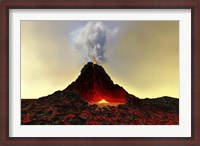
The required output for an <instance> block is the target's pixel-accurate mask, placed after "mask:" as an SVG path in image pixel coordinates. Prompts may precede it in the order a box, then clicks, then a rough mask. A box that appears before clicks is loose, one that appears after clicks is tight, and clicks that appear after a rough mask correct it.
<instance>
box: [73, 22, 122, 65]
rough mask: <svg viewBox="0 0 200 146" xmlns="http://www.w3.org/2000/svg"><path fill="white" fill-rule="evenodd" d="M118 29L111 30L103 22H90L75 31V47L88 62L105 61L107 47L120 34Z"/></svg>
mask: <svg viewBox="0 0 200 146" xmlns="http://www.w3.org/2000/svg"><path fill="white" fill-rule="evenodd" d="M118 30H119V29H118V28H114V29H109V28H108V27H107V26H106V25H105V24H104V23H103V22H96V21H89V22H88V23H87V24H86V25H85V26H83V27H81V28H79V29H77V30H75V31H73V32H72V33H71V34H70V36H71V38H72V44H73V47H74V48H75V49H77V50H79V51H81V52H82V54H83V56H84V57H85V58H86V59H87V60H88V61H93V59H94V58H95V59H96V61H97V62H99V61H104V60H105V56H104V54H105V51H106V50H105V45H106V42H107V41H110V40H112V39H113V38H114V37H115V36H116V35H117V33H118Z"/></svg>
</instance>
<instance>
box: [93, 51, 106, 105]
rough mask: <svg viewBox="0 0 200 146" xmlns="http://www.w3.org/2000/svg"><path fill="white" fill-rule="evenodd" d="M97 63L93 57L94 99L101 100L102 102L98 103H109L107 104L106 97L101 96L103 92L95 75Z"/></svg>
mask: <svg viewBox="0 0 200 146" xmlns="http://www.w3.org/2000/svg"><path fill="white" fill-rule="evenodd" d="M96 63H97V61H96V56H95V55H94V57H93V87H94V99H99V98H100V99H101V101H99V102H98V103H109V102H107V101H106V100H105V99H103V98H105V96H104V95H103V94H101V91H100V90H99V88H98V85H97V80H96V74H95V67H94V65H95V64H96Z"/></svg>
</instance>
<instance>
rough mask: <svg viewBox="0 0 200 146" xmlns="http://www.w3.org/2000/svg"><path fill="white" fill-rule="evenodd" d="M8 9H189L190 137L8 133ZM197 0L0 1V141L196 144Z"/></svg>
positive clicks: (196, 145) (197, 104) (198, 129)
mask: <svg viewBox="0 0 200 146" xmlns="http://www.w3.org/2000/svg"><path fill="white" fill-rule="evenodd" d="M11 9H191V12H192V13H191V14H192V16H191V17H192V22H191V24H192V27H191V32H192V34H191V36H192V47H191V48H192V50H191V52H192V54H191V58H192V60H191V66H192V67H191V68H192V69H191V74H192V77H191V81H192V85H191V92H192V94H191V97H192V99H191V101H192V105H191V107H192V109H191V111H192V113H191V115H192V121H191V123H192V125H191V137H65V138H64V137H52V138H48V137H9V130H10V127H9V83H10V79H9V73H10V72H9V53H10V52H9V10H11ZM199 22H200V21H199V0H182V1H179V0H174V1H170V0H162V1H159V0H156V1H154V0H150V1H147V0H146V1H145V0H142V1H137V0H130V1H122V0H111V1H104V0H103V1H92V0H85V1H84V2H83V1H81V0H76V1H71V0H66V1H62V0H61V1H56V0H51V1H37V0H28V1H25V0H24V1H23V0H17V1H16V0H5V1H2V2H1V63H0V64H1V72H0V73H1V75H0V76H1V83H0V90H1V145H22V144H24V145H52V144H54V145H154V146H155V145H184V146H185V145H190V146H191V145H193V146H198V145H200V140H199V132H200V125H199V123H200V117H199V116H198V115H199V111H200V110H199V96H200V95H199V62H200V60H199V58H200V56H199V41H200V39H199V32H200V31H199Z"/></svg>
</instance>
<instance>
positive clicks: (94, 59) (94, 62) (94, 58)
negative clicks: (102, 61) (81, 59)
mask: <svg viewBox="0 0 200 146" xmlns="http://www.w3.org/2000/svg"><path fill="white" fill-rule="evenodd" d="M93 64H97V60H96V56H95V55H94V57H93Z"/></svg>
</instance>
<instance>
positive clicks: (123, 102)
mask: <svg viewBox="0 0 200 146" xmlns="http://www.w3.org/2000/svg"><path fill="white" fill-rule="evenodd" d="M102 99H105V100H106V101H107V102H109V103H105V104H104V103H103V104H100V103H98V102H99V101H100V100H102ZM21 124H22V125H177V124H179V100H178V99H176V98H171V97H167V96H164V97H159V98H155V99H148V98H146V99H140V98H138V97H136V96H134V95H131V94H129V93H128V92H127V91H125V90H124V89H123V88H122V87H120V86H119V85H116V84H114V83H113V81H112V80H111V79H110V77H109V76H108V74H107V73H106V72H105V70H104V69H103V67H101V66H99V65H97V64H93V63H91V62H89V63H87V64H86V65H85V66H84V67H83V69H82V70H81V74H80V75H79V77H78V78H77V79H76V81H75V82H73V83H72V84H71V85H69V86H68V87H67V88H66V89H64V90H63V91H56V92H55V93H53V94H52V95H48V96H46V97H41V98H39V99H22V100H21Z"/></svg>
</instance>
